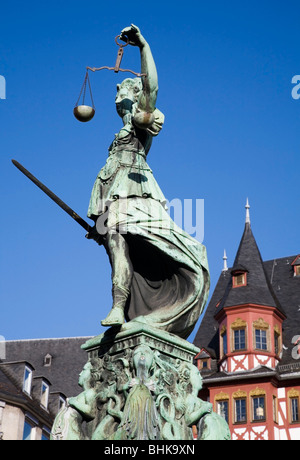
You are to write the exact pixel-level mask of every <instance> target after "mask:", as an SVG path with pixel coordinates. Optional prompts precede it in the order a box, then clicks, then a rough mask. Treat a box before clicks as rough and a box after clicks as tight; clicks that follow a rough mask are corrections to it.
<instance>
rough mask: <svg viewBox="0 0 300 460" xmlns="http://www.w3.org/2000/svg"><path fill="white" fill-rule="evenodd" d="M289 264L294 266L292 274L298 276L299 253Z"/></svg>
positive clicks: (299, 267)
mask: <svg viewBox="0 0 300 460" xmlns="http://www.w3.org/2000/svg"><path fill="white" fill-rule="evenodd" d="M291 265H292V267H293V268H294V276H300V254H299V256H297V257H296V259H294V260H293V262H292V264H291Z"/></svg>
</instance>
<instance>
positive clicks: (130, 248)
mask: <svg viewBox="0 0 300 460" xmlns="http://www.w3.org/2000/svg"><path fill="white" fill-rule="evenodd" d="M120 39H121V40H124V41H127V42H128V43H129V44H130V45H132V46H137V47H138V48H139V49H140V56H141V74H142V77H141V79H140V78H133V79H131V78H127V79H125V80H124V81H123V82H122V83H121V84H119V85H118V86H117V96H116V101H115V102H116V109H117V113H118V115H119V116H120V117H121V118H122V121H123V127H122V128H121V130H120V131H119V133H118V134H116V135H115V139H114V140H113V142H112V144H111V146H110V147H109V155H108V158H107V161H106V164H105V166H104V167H103V168H102V169H101V171H100V172H99V174H98V176H97V178H96V181H95V184H94V187H93V190H92V194H91V199H90V203H89V209H88V216H89V217H90V218H91V219H93V220H94V221H95V223H96V225H95V227H94V230H93V231H92V232H89V234H88V235H87V237H88V238H93V239H95V240H97V241H98V242H99V243H102V244H103V245H104V247H105V249H106V251H107V253H108V256H109V260H110V263H111V267H112V296H113V306H112V309H111V311H110V313H109V314H108V316H107V318H105V319H104V320H102V321H101V323H102V325H103V326H117V325H122V324H123V323H124V322H125V318H126V320H127V321H129V320H133V319H135V320H139V321H144V322H146V323H149V324H151V325H153V326H155V327H158V328H162V329H165V330H167V331H169V332H174V333H176V334H178V335H179V336H181V337H184V338H186V337H187V336H188V335H189V334H190V332H191V330H192V329H193V327H194V325H195V323H196V321H197V319H198V317H199V315H200V314H201V311H202V309H203V307H204V305H205V302H206V300H207V296H208V290H209V271H208V266H207V258H206V250H205V247H204V246H202V245H201V244H199V243H198V242H197V241H196V240H195V239H193V238H191V237H190V236H189V235H187V234H186V233H185V232H184V231H183V230H181V229H180V228H178V227H177V226H176V225H175V223H174V222H173V221H171V219H170V217H169V215H168V213H167V211H166V206H165V203H166V199H165V197H164V195H163V193H162V191H161V189H160V187H159V185H158V184H157V182H156V180H155V178H154V176H153V173H152V171H151V169H150V167H149V166H148V164H147V162H146V157H147V155H148V153H149V150H150V147H151V144H152V139H153V137H154V136H157V135H158V134H159V132H160V130H161V128H162V125H163V123H164V115H163V114H162V113H161V112H160V111H159V110H158V109H157V108H156V99H157V92H158V77H157V71H156V66H155V62H154V59H153V56H152V53H151V50H150V46H149V44H148V43H147V41H146V40H145V38H144V37H143V36H142V34H141V32H140V30H139V29H138V28H137V27H136V26H134V25H131V26H130V27H127V28H125V29H123V30H122V32H121V35H120ZM96 230H97V231H96Z"/></svg>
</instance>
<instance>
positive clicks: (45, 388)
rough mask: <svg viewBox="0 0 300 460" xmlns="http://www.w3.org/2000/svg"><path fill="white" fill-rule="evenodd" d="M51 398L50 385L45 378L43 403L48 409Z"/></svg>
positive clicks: (42, 394) (42, 395) (42, 392)
mask: <svg viewBox="0 0 300 460" xmlns="http://www.w3.org/2000/svg"><path fill="white" fill-rule="evenodd" d="M48 400H49V385H48V383H47V382H45V381H44V380H43V382H42V389H41V405H42V406H43V407H44V408H45V409H47V408H48Z"/></svg>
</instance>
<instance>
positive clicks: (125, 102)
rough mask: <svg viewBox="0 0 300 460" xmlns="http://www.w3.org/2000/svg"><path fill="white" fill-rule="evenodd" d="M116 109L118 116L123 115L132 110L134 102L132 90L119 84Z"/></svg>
mask: <svg viewBox="0 0 300 460" xmlns="http://www.w3.org/2000/svg"><path fill="white" fill-rule="evenodd" d="M115 102H116V109H117V112H118V114H119V115H120V117H122V118H123V117H124V116H125V115H126V114H127V113H131V112H132V106H133V104H134V94H133V91H131V90H130V89H128V88H126V87H122V86H119V87H118V92H117V95H116V99H115Z"/></svg>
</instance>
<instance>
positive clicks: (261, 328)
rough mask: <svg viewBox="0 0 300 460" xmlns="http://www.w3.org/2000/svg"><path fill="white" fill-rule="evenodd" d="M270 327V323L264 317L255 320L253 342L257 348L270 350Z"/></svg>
mask: <svg viewBox="0 0 300 460" xmlns="http://www.w3.org/2000/svg"><path fill="white" fill-rule="evenodd" d="M269 329H270V328H269V324H268V323H267V322H266V321H265V320H264V319H263V318H258V319H257V320H256V321H254V322H253V342H254V347H255V348H256V349H257V350H263V351H269V350H270V334H269Z"/></svg>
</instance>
